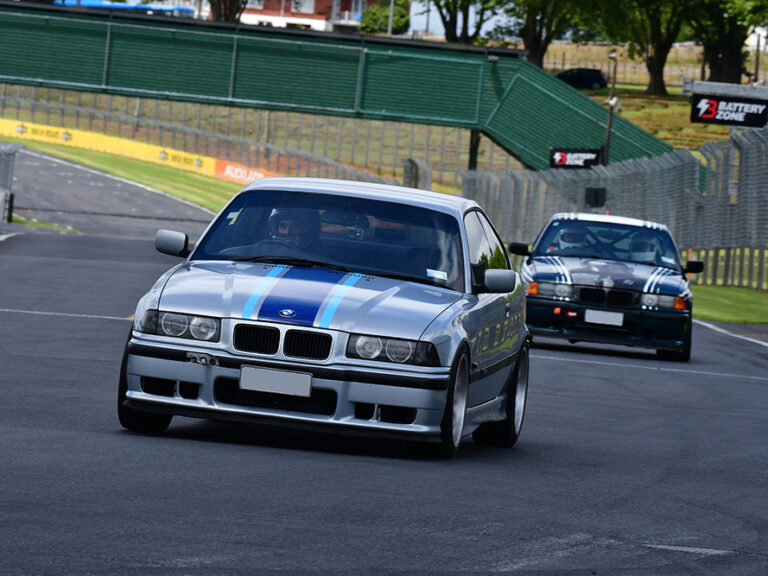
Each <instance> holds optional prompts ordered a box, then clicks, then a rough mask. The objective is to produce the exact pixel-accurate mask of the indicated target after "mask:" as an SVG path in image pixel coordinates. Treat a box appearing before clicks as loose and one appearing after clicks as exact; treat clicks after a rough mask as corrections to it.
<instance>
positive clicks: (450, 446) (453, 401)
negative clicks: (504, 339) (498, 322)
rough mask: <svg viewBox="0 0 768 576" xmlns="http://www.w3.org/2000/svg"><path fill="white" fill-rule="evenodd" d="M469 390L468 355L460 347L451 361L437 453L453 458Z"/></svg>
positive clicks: (458, 440)
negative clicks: (449, 382)
mask: <svg viewBox="0 0 768 576" xmlns="http://www.w3.org/2000/svg"><path fill="white" fill-rule="evenodd" d="M468 392H469V355H468V354H467V351H466V349H462V350H461V352H460V353H459V355H458V356H457V357H456V360H455V361H454V363H453V369H452V370H451V384H450V386H449V387H448V397H447V398H446V400H445V412H444V413H443V420H442V422H441V423H440V448H439V454H440V456H441V457H443V458H453V457H454V456H455V455H456V453H457V452H458V450H459V445H460V444H461V439H462V437H463V436H464V419H465V417H466V415H467V394H468Z"/></svg>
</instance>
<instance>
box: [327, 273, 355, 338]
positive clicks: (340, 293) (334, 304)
mask: <svg viewBox="0 0 768 576" xmlns="http://www.w3.org/2000/svg"><path fill="white" fill-rule="evenodd" d="M362 277H363V275H362V274H350V275H349V276H348V277H347V278H346V279H345V280H344V282H342V283H341V284H339V285H338V286H336V288H335V289H334V290H333V293H332V295H331V299H330V301H329V302H328V304H327V305H326V307H325V310H324V311H323V315H322V316H321V317H320V322H319V324H318V328H330V327H331V320H333V315H334V314H335V313H336V309H337V308H338V307H339V304H341V301H342V300H343V299H344V296H345V295H346V293H347V292H348V291H349V289H350V288H352V286H354V285H355V283H356V282H357V281H358V280H360V278H362Z"/></svg>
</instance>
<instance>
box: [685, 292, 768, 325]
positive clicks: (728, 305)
mask: <svg viewBox="0 0 768 576" xmlns="http://www.w3.org/2000/svg"><path fill="white" fill-rule="evenodd" d="M692 290H693V317H694V318H699V319H701V320H714V321H715V322H738V323H744V324H768V292H762V291H760V290H750V289H749V288H732V287H729V286H698V285H697V286H693V287H692Z"/></svg>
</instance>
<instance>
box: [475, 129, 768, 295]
mask: <svg viewBox="0 0 768 576" xmlns="http://www.w3.org/2000/svg"><path fill="white" fill-rule="evenodd" d="M766 174H768V129H766V128H762V129H747V130H736V129H731V131H730V137H729V140H728V141H717V142H711V143H709V144H705V145H703V146H700V147H699V148H697V149H696V151H694V152H691V151H688V150H677V151H674V152H671V153H669V154H665V155H663V156H657V157H655V158H643V159H639V160H630V161H626V162H620V163H616V164H611V165H609V166H597V167H593V168H591V169H582V170H563V169H559V170H548V171H540V172H534V171H528V170H519V171H509V172H507V171H505V172H469V171H468V172H464V173H463V174H462V175H463V185H462V194H463V195H464V196H466V197H468V198H472V199H474V200H476V201H477V202H478V203H479V204H481V205H482V206H483V207H484V208H485V209H486V210H487V211H488V213H489V215H490V217H491V219H492V220H493V222H494V223H495V224H496V226H497V229H498V230H499V233H500V234H501V235H502V237H503V239H504V240H505V241H507V242H509V241H517V242H529V243H530V242H533V240H534V239H535V238H536V235H537V234H538V232H539V231H540V230H541V228H542V227H543V225H544V224H545V223H546V222H547V220H548V219H549V217H550V216H551V215H552V214H553V213H555V212H585V211H586V212H599V213H606V212H607V213H611V214H615V215H621V216H628V217H633V218H640V219H643V220H652V221H656V222H662V223H664V224H666V225H667V226H668V227H669V229H670V231H671V232H672V234H673V236H674V237H675V239H676V240H677V242H678V245H679V246H680V247H681V248H682V249H683V251H684V252H685V254H684V257H685V258H689V259H700V260H704V262H705V272H704V273H703V274H699V275H697V276H695V277H694V281H695V282H697V283H701V284H712V285H729V286H741V287H750V288H759V289H762V290H768V178H766ZM595 189H597V190H601V189H604V191H605V202H604V204H603V203H602V202H601V203H600V206H595V205H594V204H595V203H594V202H593V201H592V200H593V199H594V198H595V197H597V196H599V193H596V192H595Z"/></svg>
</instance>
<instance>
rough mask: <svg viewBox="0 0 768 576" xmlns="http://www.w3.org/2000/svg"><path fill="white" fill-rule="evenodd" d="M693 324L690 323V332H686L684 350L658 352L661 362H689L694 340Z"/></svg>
mask: <svg viewBox="0 0 768 576" xmlns="http://www.w3.org/2000/svg"><path fill="white" fill-rule="evenodd" d="M692 332H693V322H690V321H689V322H688V330H686V332H685V340H684V341H683V349H682V350H656V355H657V356H658V357H659V358H660V359H661V360H672V361H673V362H688V361H690V359H691V341H692V339H693V334H692Z"/></svg>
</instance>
